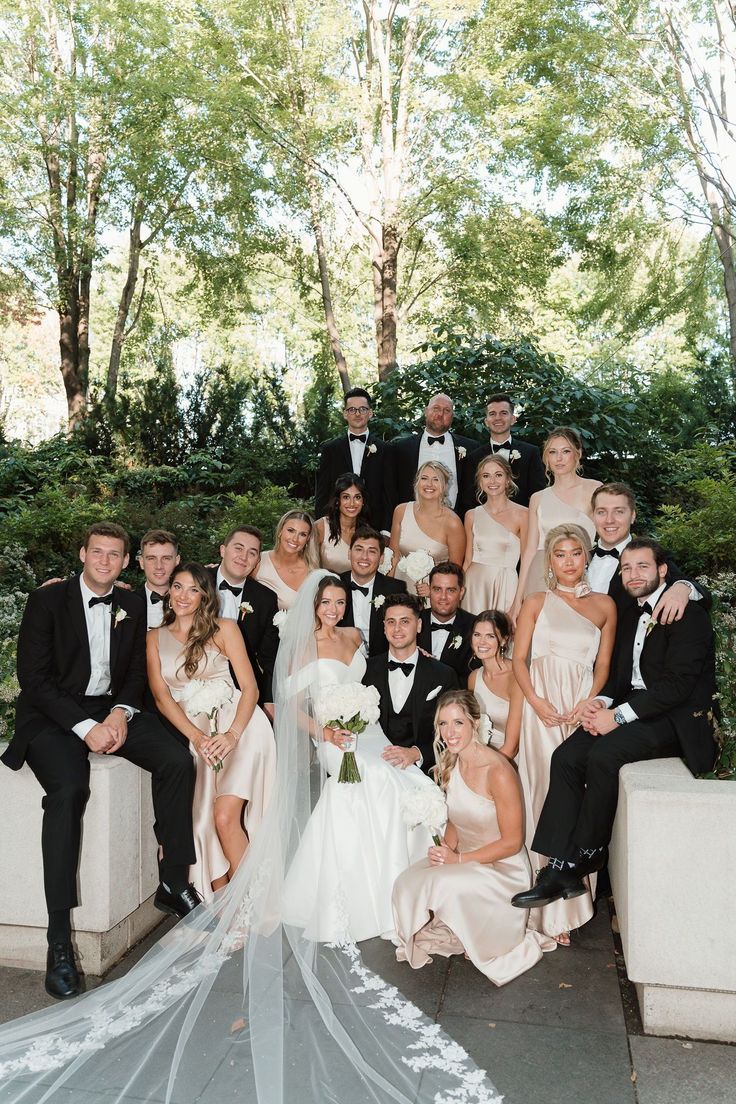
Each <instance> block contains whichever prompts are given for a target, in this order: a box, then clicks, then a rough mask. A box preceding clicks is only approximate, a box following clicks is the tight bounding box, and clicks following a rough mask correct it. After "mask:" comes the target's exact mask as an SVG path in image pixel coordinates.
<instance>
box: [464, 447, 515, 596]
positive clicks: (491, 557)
mask: <svg viewBox="0 0 736 1104" xmlns="http://www.w3.org/2000/svg"><path fill="white" fill-rule="evenodd" d="M475 487H476V495H477V498H478V501H479V502H480V503H481V505H480V506H477V507H476V508H475V509H474V510H468V512H467V514H466V515H465V538H466V542H467V543H466V551H465V563H464V564H463V569H464V571H465V595H464V597H463V600H462V607H463V609H464V610H467V611H468V612H469V613H480V611H481V610H487V609H497V610H503V612H504V613H506V612H507V611H508V610H510V609H511V606H512V604H513V601H514V597H515V595H516V588H517V587H518V585H519V577H518V575H517V573H516V565H517V563H518V562H519V560H520V558H521V557H522V556H523V555H524V552H525V550H526V544H527V529H528V519H529V511H528V510H527V508H526V506H518V505H517V504H516V503H515V502H512V501H511V496H512V495H513V494H515V493H516V485H515V483H514V480H513V477H512V475H511V465H510V464H509V462H508V460H506V459H505V457H503V456H486V457H485V458H484V459H483V460H481V462H480V464H478V467H477V469H476V473H475Z"/></svg>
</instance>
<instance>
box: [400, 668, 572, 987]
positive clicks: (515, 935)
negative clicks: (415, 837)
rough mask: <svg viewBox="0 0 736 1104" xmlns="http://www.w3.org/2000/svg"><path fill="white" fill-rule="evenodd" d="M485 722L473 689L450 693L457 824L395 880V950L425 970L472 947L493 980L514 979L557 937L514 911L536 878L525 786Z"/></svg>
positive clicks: (448, 728) (446, 697)
mask: <svg viewBox="0 0 736 1104" xmlns="http://www.w3.org/2000/svg"><path fill="white" fill-rule="evenodd" d="M479 722H480V710H479V708H478V703H477V701H476V699H475V697H474V696H473V695H472V694H471V693H470V692H469V691H467V690H452V691H449V693H446V694H443V695H442V698H441V699H440V703H439V706H438V712H437V721H436V726H437V728H436V731H437V735H438V736H439V737H440V738H441V739H442V741H443V744H442V745H440V747H444V750H439V747H438V751H439V755H438V764H439V769H438V779H439V781H440V784H441V785H442V788H443V789H444V790H445V791H446V795H447V813H448V822H447V826H446V828H445V833H444V838H443V841H442V843H441V844H440V846H439V847H437V846H434V847H430V849H429V851H428V852H427V858H426V859H422V860H421V861H420V862H417V863H414V865H413V866H410V867H409V868H408V870H405V871H404V873H403V874H400V875H399V877H398V878H397V879H396V882H395V883H394V892H393V910H394V921H395V926H396V934H397V939H398V943H399V946H398V950H397V952H396V957H397V959H398V960H399V962H408V963H409V965H410V966H412V967H413V968H414V969H415V970H417V969H419V968H420V967H422V966H424V965H426V964H427V963H428V962H431V961H432V960H431V955H433V954H439V955H443V956H444V957H449V956H450V955H455V954H462V953H463V952H464V953H465V954H466V955H467V957H468V958H469V959H470V961H471V962H472V963H473V965H474V966H475V967H476V968H477V969H478V970H480V971H481V973H483V974H485V976H486V977H487V978H488V979H489V981H492V982H493V984H494V985H505V984H506V983H507V982H509V981H512V980H513V979H514V978H516V977H518V976H519V975H520V974H523V973H524V972H525V971H526V970H529V969H531V967H532V966H535V965H536V963H537V962H539V960H540V959H541V957H542V953H543V952H544V951H551V950H554V949H555V946H556V944H555V942H554V940H552V939H549V938H547V937H545V936H544V935H543V934H541V933H539V932H536V931H531V930H529V929H528V928H527V914H526V913H525V912H519V911H518V910H517V915H516V916H514V915H513V913H514V908H513V906H512V905H511V904H510V900H511V895H512V894H513V893H514V891H515V888H516V887H517V886H527V885H528V884H529V882H530V880H531V869H530V866H529V859H528V857H527V854H526V848H525V847H524V841H523V812H522V802H521V793H520V789H519V782H518V779H517V777H516V772H515V771H514V769H513V767H512V766H511V765H510V764H509V762H508V760H507V759H506V758H505V757H504V756H501V755H499V753H498V752H497V751H495V750H493V748H489V747H487V746H486V745H485V744H484V743H483V741H482V737H481V736H480V734H479ZM436 747H437V745H436Z"/></svg>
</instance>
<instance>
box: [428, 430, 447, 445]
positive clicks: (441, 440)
mask: <svg viewBox="0 0 736 1104" xmlns="http://www.w3.org/2000/svg"><path fill="white" fill-rule="evenodd" d="M427 440H428V441H429V443H430V445H433V444H434V443H435V442H437V444H438V445H444V443H445V435H444V433H441V434H440V436H439V437H429V436H428V437H427Z"/></svg>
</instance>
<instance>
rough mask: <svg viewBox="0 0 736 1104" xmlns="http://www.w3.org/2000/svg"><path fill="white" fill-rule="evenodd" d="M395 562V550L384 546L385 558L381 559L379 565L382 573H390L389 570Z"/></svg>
mask: <svg viewBox="0 0 736 1104" xmlns="http://www.w3.org/2000/svg"><path fill="white" fill-rule="evenodd" d="M393 562H394V554H393V552H392V551H391V549H390V548H384V550H383V559H382V560H381V562H380V564H379V565H378V570H379V571H380V573H381V575H388V573H389V571H390V570H391V564H392V563H393Z"/></svg>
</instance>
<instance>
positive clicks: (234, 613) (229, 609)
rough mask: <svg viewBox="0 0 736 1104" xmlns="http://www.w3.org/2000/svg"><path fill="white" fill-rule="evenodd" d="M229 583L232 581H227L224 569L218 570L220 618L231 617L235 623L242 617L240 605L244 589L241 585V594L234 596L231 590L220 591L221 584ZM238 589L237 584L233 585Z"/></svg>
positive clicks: (217, 587) (216, 585)
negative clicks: (223, 572)
mask: <svg viewBox="0 0 736 1104" xmlns="http://www.w3.org/2000/svg"><path fill="white" fill-rule="evenodd" d="M222 582H225V583H229V582H230V580H229V579H226V578H225V576H224V575H223V574H222V567H221V566H220V567H218V569H217V578H216V580H215V587H216V589H217V597H218V598H219V600H220V617H229V618H231V619H232V620H233V621H237V620H238V617H239V616H240V603H241V602H242V600H243V589H242V584H241V589H240V594H237V595H236V594H233V592H232V591H231V590H220V583H222ZM232 585H233V586H234V587H237V586H238V584H237V583H233V584H232Z"/></svg>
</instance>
